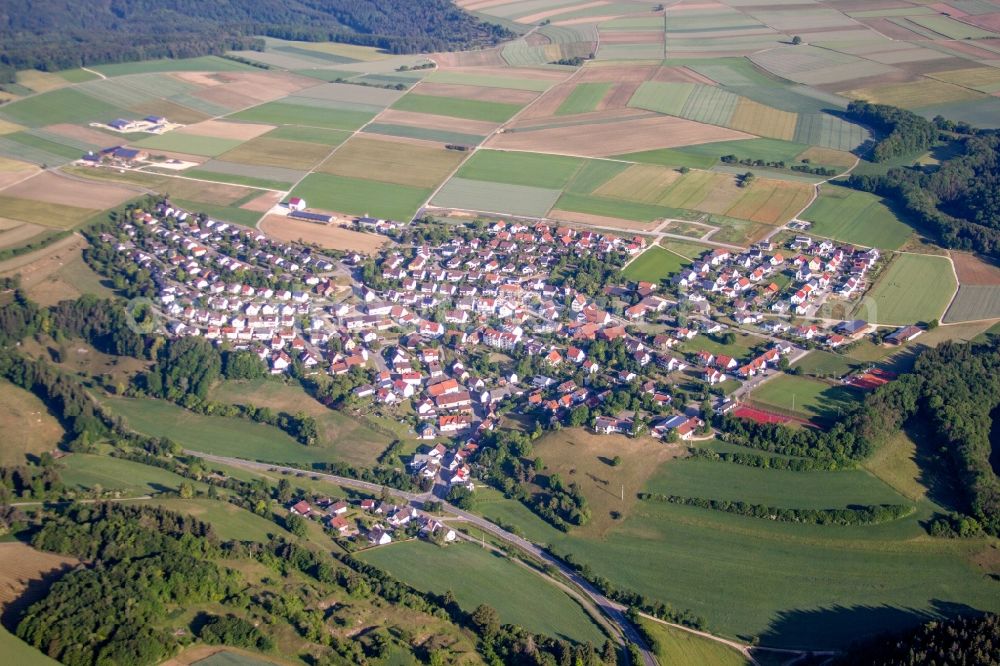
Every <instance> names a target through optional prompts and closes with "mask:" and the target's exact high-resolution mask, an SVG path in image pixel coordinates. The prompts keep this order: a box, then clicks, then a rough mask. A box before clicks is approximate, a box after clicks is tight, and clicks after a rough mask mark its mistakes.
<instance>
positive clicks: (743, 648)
mask: <svg viewBox="0 0 1000 666" xmlns="http://www.w3.org/2000/svg"><path fill="white" fill-rule="evenodd" d="M639 615H640V616H641V617H643V618H645V619H647V620H649V621H651V622H656V623H658V624H662V625H665V626H667V627H671V628H673V629H680V630H681V631H686V632H687V633H689V634H694V635H695V636H701V637H702V638H707V639H708V640H710V641H715V642H716V643H722V644H723V645H725V646H727V647H731V648H732V649H734V650H736V651H737V652H739V653H740V654H742V655H743V658H744V659H746V660H747V661H749V662H750V663H751V664H753V665H754V666H758V663H757V660H756V659H754V658H753V655H752V654H750V646H749V645H746V644H744V643H737V642H736V641H731V640H728V639H726V638H722V637H720V636H715V635H713V634H710V633H708V632H707V631H698V630H697V629H692V628H691V627H685V626H684V625H683V624H674V623H673V622H667V621H666V620H661V619H660V618H658V617H656V616H655V615H647V614H646V613H642V612H640V613H639Z"/></svg>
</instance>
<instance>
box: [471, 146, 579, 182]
mask: <svg viewBox="0 0 1000 666" xmlns="http://www.w3.org/2000/svg"><path fill="white" fill-rule="evenodd" d="M583 163H584V161H583V160H581V159H578V158H576V157H564V156H562V155H543V154H541V153H521V152H508V151H501V150H480V151H477V152H476V154H475V155H473V156H472V157H470V158H469V159H468V161H467V162H466V163H465V164H463V165H462V168H461V169H459V170H458V172H457V173H456V174H455V175H456V176H457V177H459V178H465V179H469V180H485V181H489V182H494V183H507V184H508V185H528V186H530V187H541V188H546V189H552V190H559V189H562V188H563V187H565V186H566V184H567V183H568V182H569V180H570V178H572V177H573V174H575V173H576V172H577V170H578V169H579V168H580V165H582V164H583Z"/></svg>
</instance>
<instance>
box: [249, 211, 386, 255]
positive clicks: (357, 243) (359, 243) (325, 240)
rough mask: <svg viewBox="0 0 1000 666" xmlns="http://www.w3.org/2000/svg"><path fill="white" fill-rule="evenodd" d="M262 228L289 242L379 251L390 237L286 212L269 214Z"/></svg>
mask: <svg viewBox="0 0 1000 666" xmlns="http://www.w3.org/2000/svg"><path fill="white" fill-rule="evenodd" d="M260 228H261V230H262V231H264V232H265V233H266V234H267V235H269V236H271V237H272V238H276V239H277V240H280V241H282V242H285V243H297V242H300V241H301V242H304V243H315V244H317V245H319V246H320V247H324V248H328V249H331V250H343V251H347V252H363V253H365V254H375V253H376V252H378V250H379V248H381V247H382V246H384V245H385V244H386V243H387V242H388V239H387V238H386V237H385V236H380V235H378V234H366V233H361V232H360V231H354V230H352V229H347V228H345V227H342V226H339V225H336V224H316V223H314V222H307V221H305V220H294V219H292V218H290V217H285V216H284V215H268V216H266V217H265V218H264V219H263V220H261V223H260Z"/></svg>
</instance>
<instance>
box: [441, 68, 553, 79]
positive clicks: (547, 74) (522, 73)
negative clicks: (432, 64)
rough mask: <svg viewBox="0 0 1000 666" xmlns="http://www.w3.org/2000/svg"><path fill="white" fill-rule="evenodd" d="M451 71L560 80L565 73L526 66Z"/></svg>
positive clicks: (503, 76) (478, 74)
mask: <svg viewBox="0 0 1000 666" xmlns="http://www.w3.org/2000/svg"><path fill="white" fill-rule="evenodd" d="M452 71H455V72H459V73H462V74H469V75H472V76H497V77H502V78H513V79H533V80H537V81H562V80H563V79H565V78H567V76H568V75H567V73H566V72H562V71H558V70H551V69H530V68H527V67H520V68H518V67H467V68H463V67H455V68H453V70H452Z"/></svg>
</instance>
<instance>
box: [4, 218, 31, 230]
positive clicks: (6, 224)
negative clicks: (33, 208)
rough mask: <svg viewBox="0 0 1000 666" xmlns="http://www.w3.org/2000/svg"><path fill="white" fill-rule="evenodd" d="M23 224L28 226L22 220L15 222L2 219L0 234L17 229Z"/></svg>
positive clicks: (9, 219)
mask: <svg viewBox="0 0 1000 666" xmlns="http://www.w3.org/2000/svg"><path fill="white" fill-rule="evenodd" d="M22 224H26V223H25V222H22V221H21V220H14V219H11V218H9V217H0V232H4V231H10V230H11V229H16V228H17V227H19V226H21V225H22Z"/></svg>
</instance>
